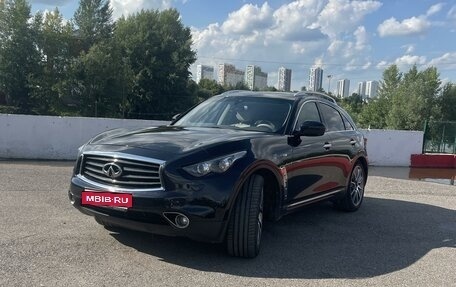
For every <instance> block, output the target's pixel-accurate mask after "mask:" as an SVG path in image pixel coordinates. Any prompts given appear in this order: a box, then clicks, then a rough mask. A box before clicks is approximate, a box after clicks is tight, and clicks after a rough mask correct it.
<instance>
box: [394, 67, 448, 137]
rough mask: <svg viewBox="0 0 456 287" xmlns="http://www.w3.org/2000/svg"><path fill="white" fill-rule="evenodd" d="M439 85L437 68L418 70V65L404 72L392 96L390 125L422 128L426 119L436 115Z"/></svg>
mask: <svg viewBox="0 0 456 287" xmlns="http://www.w3.org/2000/svg"><path fill="white" fill-rule="evenodd" d="M439 87H440V80H439V74H438V72H437V69H436V68H434V67H430V68H427V69H425V70H424V71H418V69H417V67H416V66H413V67H412V68H411V69H410V70H409V71H408V72H407V73H405V74H404V76H403V78H402V80H401V82H400V85H399V87H398V88H397V89H396V93H394V95H393V96H392V101H391V104H392V106H391V109H390V111H389V114H388V118H387V123H388V126H389V127H390V128H393V129H405V130H421V129H422V128H423V124H424V122H425V120H430V119H433V118H435V116H436V113H437V111H436V107H437V105H436V104H437V96H438V93H439V91H440V88H439Z"/></svg>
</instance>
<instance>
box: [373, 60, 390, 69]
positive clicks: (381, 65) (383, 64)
mask: <svg viewBox="0 0 456 287" xmlns="http://www.w3.org/2000/svg"><path fill="white" fill-rule="evenodd" d="M389 65H390V63H388V62H387V61H385V60H382V61H380V62H378V64H377V65H376V66H375V67H376V68H377V69H380V70H383V69H385V68H387V67H388V66H389Z"/></svg>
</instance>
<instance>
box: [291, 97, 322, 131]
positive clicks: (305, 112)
mask: <svg viewBox="0 0 456 287" xmlns="http://www.w3.org/2000/svg"><path fill="white" fill-rule="evenodd" d="M305 121H316V122H321V119H320V114H319V113H318V109H317V105H316V104H315V103H313V102H311V103H305V104H304V105H303V106H302V107H301V110H300V111H299V115H298V121H297V122H296V126H295V130H299V128H300V127H301V125H302V123H303V122H305Z"/></svg>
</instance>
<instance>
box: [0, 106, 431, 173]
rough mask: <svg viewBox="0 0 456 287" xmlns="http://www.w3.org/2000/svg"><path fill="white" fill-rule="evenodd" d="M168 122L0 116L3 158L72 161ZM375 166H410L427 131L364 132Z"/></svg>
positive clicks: (1, 152) (419, 150)
mask: <svg viewBox="0 0 456 287" xmlns="http://www.w3.org/2000/svg"><path fill="white" fill-rule="evenodd" d="M167 123H168V122H165V121H144V120H119V119H103V118H77V117H49V116H29V115H7V114H0V158H8V159H53V160H67V159H69V160H72V159H74V158H75V157H76V154H77V148H78V147H79V146H81V145H82V144H84V143H86V142H87V141H88V140H89V139H90V138H92V137H93V136H95V135H96V134H98V133H100V132H103V131H105V130H109V129H113V128H119V127H135V126H137V127H147V126H159V125H165V124H167ZM363 132H364V134H365V135H366V137H367V139H368V142H367V152H368V154H369V162H370V164H371V165H377V166H409V165H410V155H411V154H420V153H421V148H422V144H423V132H420V131H394V130H363Z"/></svg>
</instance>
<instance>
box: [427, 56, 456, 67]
mask: <svg viewBox="0 0 456 287" xmlns="http://www.w3.org/2000/svg"><path fill="white" fill-rule="evenodd" d="M428 65H429V66H434V67H437V68H438V69H439V70H454V69H456V52H450V53H445V54H443V55H442V56H440V57H437V58H434V59H431V60H430V61H429V63H428Z"/></svg>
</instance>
